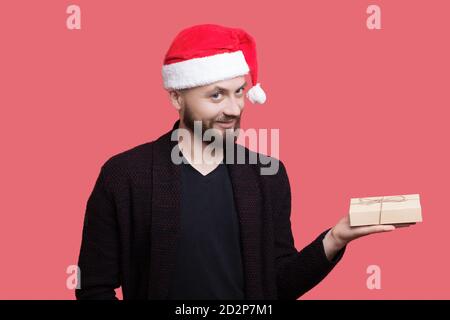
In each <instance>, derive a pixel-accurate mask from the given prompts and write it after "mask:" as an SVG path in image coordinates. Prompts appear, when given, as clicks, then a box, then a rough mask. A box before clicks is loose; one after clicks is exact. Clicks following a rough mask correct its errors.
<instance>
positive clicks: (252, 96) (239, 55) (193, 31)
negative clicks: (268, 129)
mask: <svg viewBox="0 0 450 320" xmlns="http://www.w3.org/2000/svg"><path fill="white" fill-rule="evenodd" d="M249 72H250V75H251V79H252V84H253V87H252V88H251V89H250V90H249V91H248V92H247V98H248V99H249V100H250V101H251V102H252V103H259V104H263V103H264V102H265V101H266V94H265V93H264V91H263V89H262V88H261V85H260V83H258V63H257V60H256V44H255V40H254V39H253V37H252V36H250V35H249V34H248V33H247V32H245V31H244V30H242V29H239V28H229V27H224V26H220V25H216V24H202V25H195V26H192V27H189V28H186V29H184V30H182V31H181V32H180V33H179V34H178V35H177V36H176V37H175V39H174V40H173V42H172V44H171V46H170V48H169V50H168V51H167V53H166V55H165V58H164V65H163V67H162V77H163V81H164V88H165V89H167V90H170V89H185V88H192V87H197V86H204V85H208V84H211V83H214V82H217V81H221V80H227V79H231V78H234V77H238V76H242V75H246V74H247V73H249Z"/></svg>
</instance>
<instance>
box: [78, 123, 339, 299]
mask: <svg viewBox="0 0 450 320" xmlns="http://www.w3.org/2000/svg"><path fill="white" fill-rule="evenodd" d="M178 125H179V120H178V121H177V122H176V123H175V124H174V126H173V128H172V130H170V131H168V132H167V133H165V134H164V135H162V136H161V137H159V138H158V139H156V140H155V141H151V142H147V143H144V144H141V145H138V146H136V147H133V148H131V149H128V150H126V151H123V152H121V153H118V154H116V155H113V156H112V157H110V158H109V159H108V160H107V161H105V162H104V163H103V165H102V166H101V169H100V172H99V175H98V177H97V179H96V182H95V185H94V187H93V190H92V192H91V194H90V196H89V198H88V200H87V205H86V211H85V217H84V224H83V232H82V240H81V249H80V254H79V261H78V265H79V267H80V285H81V288H79V289H76V291H75V294H76V298H77V299H117V297H116V295H115V290H114V289H116V288H118V287H120V286H121V287H122V293H123V298H124V299H158V300H164V299H167V295H168V289H169V284H170V279H171V276H172V275H173V270H174V263H175V258H176V252H175V249H176V243H177V240H178V239H179V233H180V165H177V164H174V163H173V162H172V160H171V151H172V149H173V147H174V146H175V145H176V144H177V141H172V139H171V135H172V131H173V130H174V129H176V128H178ZM234 148H235V149H234V150H235V152H234V154H235V155H236V154H238V152H241V151H243V152H244V154H245V156H246V159H247V161H246V162H245V164H242V163H236V161H235V162H234V163H227V166H228V169H229V174H230V178H231V182H232V187H233V194H234V200H235V206H236V210H237V213H238V220H239V227H240V243H241V248H242V262H243V268H244V291H245V298H246V299H249V300H255V299H291V300H292V299H297V298H299V297H300V296H301V295H303V294H304V293H305V292H307V291H309V290H310V289H311V288H313V287H314V286H316V285H317V284H318V283H319V282H320V281H322V279H323V278H325V276H326V275H327V274H328V273H329V272H330V271H331V270H332V269H333V268H334V266H335V265H336V264H337V263H338V262H339V261H340V260H341V258H342V255H343V254H344V251H345V247H344V248H343V249H342V250H340V251H339V252H338V254H337V255H336V257H335V258H334V259H333V260H332V261H329V260H328V259H327V257H326V254H325V250H324V246H323V243H322V240H323V238H324V236H325V234H326V233H327V232H328V230H329V229H327V230H325V231H324V232H322V233H321V234H320V235H319V236H318V237H317V238H316V239H314V240H313V241H312V242H311V243H310V244H309V245H307V246H306V247H305V248H303V249H302V250H300V251H297V249H296V248H295V246H294V239H293V235H292V230H291V221H290V215H291V190H290V184H289V179H288V176H287V172H286V168H285V166H284V164H283V163H282V161H279V170H278V172H277V173H276V174H274V175H261V174H260V169H261V168H262V167H264V166H266V164H267V163H268V162H267V158H266V159H265V160H264V161H262V160H261V161H260V160H259V159H264V157H267V156H265V155H262V154H257V157H256V159H258V162H257V163H249V162H250V161H249V159H251V158H250V155H251V154H252V153H253V151H251V150H249V149H248V148H246V147H244V146H241V145H239V144H236V143H235V144H234Z"/></svg>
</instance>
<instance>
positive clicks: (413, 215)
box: [349, 194, 422, 227]
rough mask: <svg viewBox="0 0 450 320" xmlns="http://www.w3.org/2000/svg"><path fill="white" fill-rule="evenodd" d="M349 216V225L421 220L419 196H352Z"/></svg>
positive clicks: (397, 223)
mask: <svg viewBox="0 0 450 320" xmlns="http://www.w3.org/2000/svg"><path fill="white" fill-rule="evenodd" d="M349 216H350V226H351V227H356V226H368V225H376V224H393V225H403V224H412V223H416V222H422V208H421V206H420V197H419V195H418V194H405V195H396V196H379V197H366V198H352V199H351V200H350V213H349Z"/></svg>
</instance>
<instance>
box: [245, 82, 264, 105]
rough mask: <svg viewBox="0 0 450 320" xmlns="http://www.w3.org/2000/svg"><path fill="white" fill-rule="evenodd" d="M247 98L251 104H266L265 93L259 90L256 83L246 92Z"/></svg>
mask: <svg viewBox="0 0 450 320" xmlns="http://www.w3.org/2000/svg"><path fill="white" fill-rule="evenodd" d="M247 98H248V99H249V100H250V101H251V102H252V103H259V104H263V103H264V102H266V93H265V92H264V90H263V89H262V88H261V85H260V84H259V83H257V84H256V85H255V86H253V87H252V88H251V89H250V90H248V92H247Z"/></svg>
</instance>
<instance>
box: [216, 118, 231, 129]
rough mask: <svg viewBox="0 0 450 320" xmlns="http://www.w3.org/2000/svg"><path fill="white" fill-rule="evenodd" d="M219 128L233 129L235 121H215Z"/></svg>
mask: <svg viewBox="0 0 450 320" xmlns="http://www.w3.org/2000/svg"><path fill="white" fill-rule="evenodd" d="M216 123H217V124H218V125H219V126H220V127H221V128H224V129H230V128H233V127H234V125H235V124H236V120H232V121H226V122H225V121H217V122H216Z"/></svg>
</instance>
